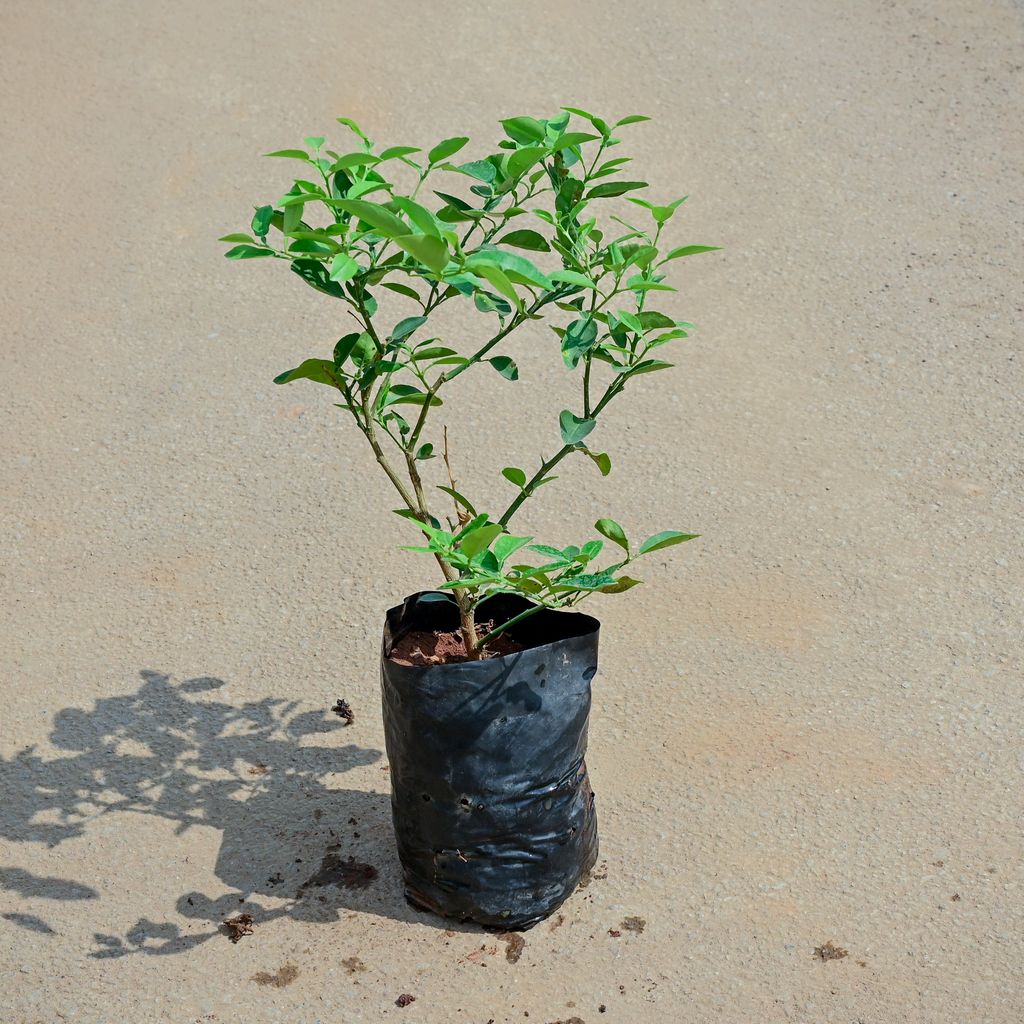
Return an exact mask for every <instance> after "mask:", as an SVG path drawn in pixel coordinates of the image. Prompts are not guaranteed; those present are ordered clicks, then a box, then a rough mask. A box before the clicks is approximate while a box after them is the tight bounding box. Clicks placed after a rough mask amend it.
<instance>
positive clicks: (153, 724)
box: [0, 670, 459, 958]
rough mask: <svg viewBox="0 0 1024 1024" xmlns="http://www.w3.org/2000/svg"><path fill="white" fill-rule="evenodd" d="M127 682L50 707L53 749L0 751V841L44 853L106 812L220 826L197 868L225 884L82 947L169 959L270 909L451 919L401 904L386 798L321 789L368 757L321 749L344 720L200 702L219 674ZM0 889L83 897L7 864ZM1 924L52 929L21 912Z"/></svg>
mask: <svg viewBox="0 0 1024 1024" xmlns="http://www.w3.org/2000/svg"><path fill="white" fill-rule="evenodd" d="M140 675H141V683H140V684H139V686H138V688H137V689H136V690H135V691H134V692H133V693H129V694H124V695H119V696H114V697H106V698H103V699H100V700H98V701H97V702H96V703H95V705H94V707H93V708H92V709H91V710H88V711H85V710H81V709H79V708H65V709H64V710H62V711H60V712H58V713H57V714H56V715H55V716H54V720H53V730H52V732H51V734H50V740H51V742H52V743H53V745H54V746H55V747H57V748H58V750H59V751H60V753H59V754H58V755H57V756H54V757H45V756H42V755H40V754H39V753H37V750H36V747H34V746H32V747H27V748H25V749H23V750H21V751H19V752H18V753H17V754H15V755H14V756H13V757H11V758H10V759H5V758H0V791H2V792H3V793H4V794H5V799H4V800H3V801H2V802H0V836H2V837H3V838H4V839H7V840H9V841H13V842H33V843H44V844H46V845H47V846H49V847H55V846H57V845H59V844H60V843H62V842H65V841H67V840H69V839H73V838H77V837H81V836H85V835H87V833H88V830H89V827H90V824H91V823H93V822H95V821H97V820H98V819H100V818H101V817H102V816H104V815H107V814H111V813H114V812H127V813H132V814H142V815H150V816H156V817H159V818H163V819H166V820H169V821H173V822H175V823H176V824H177V828H176V830H175V834H176V835H178V836H182V837H184V836H185V835H186V833H187V832H188V831H189V830H190V829H192V828H195V827H199V826H203V827H206V828H215V829H218V830H220V832H221V834H222V840H221V846H220V850H219V853H218V855H217V858H216V862H215V864H214V865H213V870H214V873H215V874H216V876H217V878H218V879H219V880H220V881H221V882H222V883H224V885H225V886H226V887H227V891H226V892H220V893H214V894H207V893H203V892H198V891H189V892H186V893H183V894H182V895H181V896H180V897H179V898H178V900H177V902H176V908H175V909H176V910H177V912H178V913H179V914H180V915H181V916H183V917H185V918H188V919H191V921H192V922H193V923H192V924H191V925H189V926H186V927H184V928H183V927H181V926H180V925H179V924H175V923H173V922H171V921H163V922H161V921H151V920H149V919H147V918H140V919H139V920H138V922H137V923H136V924H135V925H134V926H133V927H132V928H131V929H129V930H128V931H127V932H126V933H125V934H124V935H105V934H101V933H97V934H96V935H95V940H96V944H97V945H96V948H95V949H94V950H93V951H92V952H91V953H90V955H91V956H93V957H99V958H108V957H120V956H126V955H130V954H137V953H141V954H147V955H168V954H175V953H181V952H185V951H187V950H189V949H192V948H194V947H195V946H197V945H200V944H201V943H203V942H206V941H208V940H209V939H211V938H213V937H215V936H217V935H222V936H223V935H225V934H227V931H228V929H226V928H225V927H224V925H223V922H224V920H225V919H226V918H228V917H231V916H233V915H237V914H247V915H249V916H250V917H251V918H252V924H253V926H254V927H256V928H258V927H260V925H262V924H267V923H269V922H271V921H273V920H275V919H277V918H280V917H289V918H292V919H294V920H300V921H305V922H311V923H329V922H332V921H337V920H339V918H340V917H341V915H342V914H343V913H345V912H354V911H361V912H366V913H372V914H377V915H379V916H383V917H390V918H394V919H396V920H400V921H418V922H422V923H427V924H430V925H432V926H433V927H437V928H447V927H459V926H458V925H454V924H451V923H449V922H445V921H442V920H441V919H439V918H434V917H433V916H432V915H427V914H424V913H422V912H420V911H417V910H415V909H414V908H412V907H410V906H409V905H408V904H407V903H406V902H405V899H404V896H403V888H402V879H401V870H400V867H399V865H398V861H397V857H396V854H395V852H394V838H393V833H392V826H391V805H390V798H389V796H388V795H387V794H386V793H378V792H367V791H362V790H354V789H338V788H333V787H330V786H329V785H328V782H329V781H330V780H331V778H332V776H335V775H337V774H340V773H342V772H345V771H348V770H350V769H353V768H358V767H365V766H368V765H372V764H375V763H377V762H379V761H381V760H382V752H381V751H380V750H376V749H373V748H367V747H361V746H358V745H356V744H352V743H349V744H345V745H342V746H337V745H328V744H327V743H324V742H322V737H326V736H327V735H328V734H330V733H334V732H337V731H338V730H341V729H345V728H347V727H346V725H345V724H344V723H343V722H342V721H341V720H340V719H338V718H336V717H333V716H331V715H329V714H328V713H327V712H325V711H300V710H299V706H300V705H299V702H297V701H288V700H284V699H282V698H275V697H267V698H264V699H262V700H258V701H250V702H247V703H244V704H241V705H234V704H229V703H225V702H223V701H220V700H217V699H215V696H216V691H217V690H219V689H221V688H222V687H223V686H224V685H225V684H224V683H223V681H222V680H219V679H214V678H206V677H204V678H198V679H189V680H186V681H184V682H181V683H177V684H176V683H174V682H173V681H172V680H171V678H170V677H169V676H167V675H164V674H163V673H160V672H154V671H150V670H145V671H143V672H141V673H140ZM189 849H190V844H189V843H188V840H187V839H184V838H183V840H182V843H181V845H180V846H179V847H178V848H173V847H172V846H171V845H168V846H167V847H166V849H165V850H164V853H165V855H166V859H167V861H168V862H174V863H175V864H176V865H179V866H180V864H181V863H182V861H185V862H187V861H188V854H189ZM139 855H140V856H142V855H143V854H141V853H140V854H139ZM0 889H6V890H8V891H9V892H12V893H14V894H16V895H19V896H22V897H32V898H36V899H39V898H43V899H53V900H81V899H95V898H97V897H98V895H99V894H98V893H97V892H96V891H95V889H93V888H92V887H91V886H89V885H86V884H83V883H82V882H76V881H71V880H67V879H58V878H41V877H37V876H34V875H32V874H31V873H29V872H27V871H24V870H22V869H20V868H14V867H6V868H2V867H0ZM3 917H4V919H5V920H6V921H7V922H8V923H9V924H12V925H14V926H17V927H22V928H26V929H28V930H31V931H34V932H37V933H39V934H43V935H54V934H57V933H56V931H55V930H54V929H53V928H52V927H50V925H49V924H48V923H47V922H45V921H43V920H42V919H41V918H38V917H36V916H34V915H31V914H23V913H10V914H4V915H3ZM196 925H200V926H201V930H199V931H196V930H195V928H196ZM203 926H205V927H203Z"/></svg>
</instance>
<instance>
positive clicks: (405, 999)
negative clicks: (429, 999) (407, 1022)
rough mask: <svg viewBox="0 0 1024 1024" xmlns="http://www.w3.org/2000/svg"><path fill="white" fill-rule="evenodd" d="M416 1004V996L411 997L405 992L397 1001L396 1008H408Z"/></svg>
mask: <svg viewBox="0 0 1024 1024" xmlns="http://www.w3.org/2000/svg"><path fill="white" fill-rule="evenodd" d="M415 1002H416V997H415V996H411V995H409V993H408V992H403V993H402V994H401V995H400V996H399V997H398V998H397V999H396V1000H395V1006H401V1007H405V1006H408V1005H409V1004H410V1003H415Z"/></svg>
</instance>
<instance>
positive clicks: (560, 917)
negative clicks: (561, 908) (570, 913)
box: [548, 914, 565, 932]
mask: <svg viewBox="0 0 1024 1024" xmlns="http://www.w3.org/2000/svg"><path fill="white" fill-rule="evenodd" d="M563 924H565V914H559V915H558V917H556V918H555V919H554V921H552V922H551V924H549V925H548V931H549V932H553V931H554V930H555V929H556V928H561V927H562V925H563Z"/></svg>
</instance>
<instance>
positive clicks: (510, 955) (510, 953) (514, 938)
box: [498, 932, 526, 964]
mask: <svg viewBox="0 0 1024 1024" xmlns="http://www.w3.org/2000/svg"><path fill="white" fill-rule="evenodd" d="M498 938H499V939H501V941H502V942H504V943H505V959H506V960H507V961H508V962H509V963H510V964H516V963H519V958H520V957H521V956H522V955H523V947H524V946H525V945H526V939H524V938H523V937H522V935H519V934H518V933H516V932H502V933H501V934H500V935H499V936H498Z"/></svg>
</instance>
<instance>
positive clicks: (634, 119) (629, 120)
mask: <svg viewBox="0 0 1024 1024" xmlns="http://www.w3.org/2000/svg"><path fill="white" fill-rule="evenodd" d="M641 121H650V118H649V117H647V116H646V115H644V114H630V115H629V116H628V117H624V118H623V119H622V120H621V121H616V122H615V127H616V128H621V127H623V125H627V124H639V123H640V122H641Z"/></svg>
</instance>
